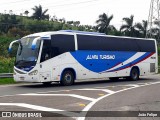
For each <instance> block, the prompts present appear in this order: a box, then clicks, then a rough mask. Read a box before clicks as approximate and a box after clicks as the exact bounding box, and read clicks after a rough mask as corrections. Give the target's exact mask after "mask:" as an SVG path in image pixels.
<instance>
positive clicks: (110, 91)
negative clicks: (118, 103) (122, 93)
mask: <svg viewBox="0 0 160 120" xmlns="http://www.w3.org/2000/svg"><path fill="white" fill-rule="evenodd" d="M77 90H96V91H98V90H99V91H104V92H107V93H109V94H111V93H114V91H112V90H109V89H94V88H84V89H77Z"/></svg>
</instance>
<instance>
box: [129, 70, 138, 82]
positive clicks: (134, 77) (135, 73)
mask: <svg viewBox="0 0 160 120" xmlns="http://www.w3.org/2000/svg"><path fill="white" fill-rule="evenodd" d="M130 79H131V80H138V79H139V70H138V69H137V68H132V70H131V73H130Z"/></svg>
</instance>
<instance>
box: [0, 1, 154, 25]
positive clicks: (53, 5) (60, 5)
mask: <svg viewBox="0 0 160 120" xmlns="http://www.w3.org/2000/svg"><path fill="white" fill-rule="evenodd" d="M150 2H151V0H0V13H9V11H10V10H12V11H13V13H16V14H20V13H24V11H25V10H28V11H29V16H30V15H32V13H33V10H32V8H33V7H34V6H38V5H42V8H44V9H49V10H48V14H49V15H50V16H51V17H52V16H56V17H57V18H65V20H67V21H72V20H73V21H80V23H81V24H82V25H96V23H95V21H96V20H97V19H98V16H99V15H100V14H103V13H106V14H108V15H109V16H110V15H112V14H113V16H114V18H113V20H112V21H111V24H112V25H114V26H115V27H117V28H119V26H121V25H122V24H124V22H123V20H122V18H123V17H130V16H131V15H134V21H135V22H141V21H142V20H148V15H149V7H150Z"/></svg>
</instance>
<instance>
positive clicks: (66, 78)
mask: <svg viewBox="0 0 160 120" xmlns="http://www.w3.org/2000/svg"><path fill="white" fill-rule="evenodd" d="M60 83H61V85H63V86H69V85H72V84H73V83H74V75H73V73H72V71H70V70H66V71H64V72H63V74H62V78H61V81H60Z"/></svg>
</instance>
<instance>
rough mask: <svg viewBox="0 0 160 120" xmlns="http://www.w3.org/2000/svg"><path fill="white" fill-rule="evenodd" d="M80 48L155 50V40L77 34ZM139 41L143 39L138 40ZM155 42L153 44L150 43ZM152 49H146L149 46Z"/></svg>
mask: <svg viewBox="0 0 160 120" xmlns="http://www.w3.org/2000/svg"><path fill="white" fill-rule="evenodd" d="M77 39H78V49H79V50H102V51H143V52H144V51H146V52H148V51H153V50H154V49H155V47H154V46H155V45H154V41H148V40H145V41H146V42H144V41H143V40H137V39H129V38H118V37H104V36H89V35H77ZM137 41H142V42H143V43H141V42H138V43H137ZM150 43H153V44H150ZM149 46H150V48H151V49H146V48H147V47H149Z"/></svg>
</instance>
